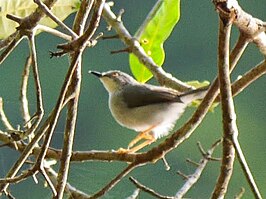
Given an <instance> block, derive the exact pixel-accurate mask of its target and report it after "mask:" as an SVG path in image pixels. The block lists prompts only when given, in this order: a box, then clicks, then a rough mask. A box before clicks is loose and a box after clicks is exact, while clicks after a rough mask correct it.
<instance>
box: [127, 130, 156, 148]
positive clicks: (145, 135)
mask: <svg viewBox="0 0 266 199" xmlns="http://www.w3.org/2000/svg"><path fill="white" fill-rule="evenodd" d="M155 126H156V125H153V126H151V127H150V128H148V129H147V130H145V131H143V132H140V133H139V134H138V135H137V136H136V137H135V138H134V139H133V140H132V141H131V142H130V143H129V144H128V148H131V147H133V146H134V145H135V144H136V143H137V142H139V141H140V140H142V139H145V140H154V139H155V138H154V137H153V136H152V135H151V134H149V133H150V132H151V130H152V129H153V128H154V127H155Z"/></svg>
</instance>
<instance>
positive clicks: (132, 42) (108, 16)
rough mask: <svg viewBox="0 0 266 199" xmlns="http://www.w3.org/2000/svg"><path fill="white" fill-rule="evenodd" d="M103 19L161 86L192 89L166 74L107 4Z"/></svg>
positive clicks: (183, 89)
mask: <svg viewBox="0 0 266 199" xmlns="http://www.w3.org/2000/svg"><path fill="white" fill-rule="evenodd" d="M103 17H104V18H105V20H106V21H107V23H108V24H109V25H110V26H112V28H114V30H115V31H116V32H117V34H118V35H119V38H120V39H121V40H122V41H123V42H124V43H125V44H126V45H127V46H128V47H129V48H130V51H131V52H132V53H134V55H136V56H137V57H138V59H139V61H140V62H141V63H142V64H144V65H145V66H146V67H147V68H148V69H149V70H150V72H151V73H152V74H153V76H154V77H155V78H156V79H157V81H158V82H159V83H160V84H161V85H164V86H167V87H171V88H174V89H176V90H179V91H185V90H188V89H191V86H189V85H187V84H185V83H184V82H182V81H180V80H178V79H176V78H174V77H173V76H172V75H171V74H169V73H166V72H165V71H164V70H163V69H162V68H161V67H159V66H157V65H156V64H155V62H154V61H153V60H152V58H150V57H149V56H148V55H147V54H146V53H145V51H144V49H143V48H142V47H141V45H140V43H139V42H138V41H137V40H136V39H134V38H133V37H132V36H131V35H130V33H129V32H128V30H127V29H126V28H125V26H124V25H123V23H122V22H121V21H119V20H117V16H116V15H115V14H114V13H113V12H112V11H111V8H110V6H109V5H108V4H107V3H106V4H105V5H104V10H103Z"/></svg>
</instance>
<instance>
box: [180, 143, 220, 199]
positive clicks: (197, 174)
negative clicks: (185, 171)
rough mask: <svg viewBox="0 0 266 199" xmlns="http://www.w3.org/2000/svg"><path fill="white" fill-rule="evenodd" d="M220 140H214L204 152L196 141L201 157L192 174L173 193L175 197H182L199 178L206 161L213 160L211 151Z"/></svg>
mask: <svg viewBox="0 0 266 199" xmlns="http://www.w3.org/2000/svg"><path fill="white" fill-rule="evenodd" d="M221 141H222V140H218V141H217V142H215V143H214V144H213V145H212V147H211V149H209V150H208V151H207V152H204V151H203V150H202V147H201V145H200V143H198V146H199V149H200V150H201V153H202V155H203V158H202V159H201V160H200V161H199V163H198V166H197V169H196V170H195V172H194V173H193V174H192V175H189V176H188V178H187V180H186V182H185V184H184V185H183V186H182V187H181V188H180V189H179V191H178V192H177V193H176V194H175V199H181V198H183V197H184V195H185V194H186V193H187V192H188V191H189V190H190V189H191V187H192V186H193V185H194V184H195V183H196V182H197V181H198V180H199V179H200V176H201V174H202V172H203V170H204V169H205V167H206V165H207V163H208V162H209V161H210V160H214V158H212V153H213V151H214V149H215V148H216V147H217V146H218V145H219V144H220V143H221Z"/></svg>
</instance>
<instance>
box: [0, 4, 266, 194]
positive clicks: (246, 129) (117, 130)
mask: <svg viewBox="0 0 266 199" xmlns="http://www.w3.org/2000/svg"><path fill="white" fill-rule="evenodd" d="M154 3H155V1H151V0H150V1H145V3H143V1H142V0H134V1H116V2H115V6H114V7H113V11H114V12H115V13H118V12H119V10H120V9H122V8H123V9H125V13H124V15H123V18H122V19H123V23H124V25H125V26H126V27H127V28H128V30H129V32H130V33H131V34H132V35H133V34H134V33H135V32H136V31H137V29H138V27H139V26H140V25H141V24H142V21H143V20H144V19H145V17H146V16H147V14H148V12H149V11H150V10H151V8H152V7H153V5H154ZM239 3H240V4H241V6H242V7H243V9H245V10H246V11H248V12H249V13H251V14H252V15H253V16H256V17H258V18H260V19H262V20H265V18H266V16H265V6H264V4H262V1H256V2H254V1H252V2H251V1H240V2H239ZM73 16H74V15H72V16H70V17H69V18H68V19H67V20H66V23H67V24H69V25H70V24H71V23H72V21H73ZM106 26H107V24H106V22H105V21H104V20H102V21H101V27H100V29H99V30H100V31H103V32H104V34H105V35H113V34H115V32H107V31H106ZM217 28H218V18H217V14H216V12H215V10H214V6H213V5H212V3H211V2H210V1H190V0H188V1H182V2H181V18H180V21H179V23H178V25H177V26H176V27H175V29H174V31H173V32H172V34H171V36H170V37H169V39H168V40H167V41H166V42H165V45H164V47H165V53H166V59H165V63H164V64H163V67H164V70H166V71H167V72H169V73H171V74H172V75H173V76H175V77H177V78H178V79H180V80H183V81H190V80H199V81H203V80H208V81H210V82H211V81H212V80H213V79H214V78H215V76H216V74H217ZM237 36H238V31H237V30H236V29H235V28H234V29H233V33H232V46H233V44H234V42H235V41H236V39H237ZM63 42H64V41H63V40H61V39H58V38H56V37H54V36H51V35H48V34H46V33H42V34H40V35H38V36H37V41H36V43H37V54H38V63H39V70H40V76H41V84H42V89H43V99H44V108H45V110H46V112H45V117H47V116H48V114H49V112H50V111H51V109H52V108H53V107H54V106H55V103H56V100H57V98H58V94H59V91H60V88H61V85H62V83H63V81H64V77H65V74H66V71H67V69H68V65H69V63H68V58H67V56H65V57H61V58H53V59H50V58H49V50H52V51H56V45H57V44H59V43H63ZM27 45H28V44H27V42H26V40H24V41H23V42H22V43H21V44H20V45H19V46H18V47H17V48H16V49H15V50H14V52H13V53H12V54H11V55H10V56H9V57H8V58H7V60H6V61H5V62H4V63H3V64H2V65H1V67H0V96H1V97H2V98H3V100H4V109H5V112H6V114H7V116H8V118H9V119H10V122H11V123H12V124H13V125H14V126H15V127H16V126H18V125H20V126H22V125H23V122H22V119H21V116H20V103H19V85H20V81H21V73H22V70H23V66H24V63H25V59H26V57H27V56H28V53H29V52H28V46H27ZM124 48H125V46H124V45H123V44H122V43H121V42H120V41H119V40H104V41H100V42H99V43H98V44H97V45H96V47H95V48H91V49H87V50H86V53H85V54H84V56H83V66H82V77H83V79H82V90H81V95H80V103H79V113H78V121H77V128H76V135H75V144H74V150H80V151H81V150H111V149H118V148H120V147H126V146H127V144H128V143H129V141H130V140H131V139H133V138H134V137H135V136H136V132H134V131H132V130H128V129H126V128H123V127H121V126H120V125H119V124H117V123H116V122H115V121H114V119H113V118H112V116H111V113H110V112H109V109H108V95H107V92H106V91H105V89H104V88H103V86H102V84H101V83H100V81H98V80H97V79H96V78H95V77H94V76H91V75H89V74H88V73H87V72H88V70H98V71H107V70H113V69H118V70H122V71H124V72H127V73H129V74H130V70H129V65H128V54H127V53H120V54H114V55H111V54H110V51H112V50H120V49H124ZM263 59H264V57H263V56H262V55H261V54H260V53H259V52H258V50H257V48H256V47H255V46H254V45H252V44H251V45H250V46H249V47H248V48H247V50H246V52H245V54H244V56H243V57H242V58H241V60H240V62H239V64H238V66H237V68H236V69H235V71H234V72H233V74H232V80H235V79H236V78H237V77H238V76H239V75H242V74H243V73H245V72H246V71H247V70H249V69H251V68H252V67H254V66H255V65H256V64H258V63H259V62H260V61H262V60H263ZM150 83H153V84H156V83H157V82H156V81H154V80H151V81H150ZM265 84H266V78H265V77H262V78H260V79H259V80H257V81H256V82H255V83H254V84H252V85H251V86H249V87H248V88H247V89H246V90H244V91H243V92H242V93H241V94H239V95H238V96H237V97H235V106H236V113H237V124H238V128H239V140H240V143H241V145H242V149H243V151H244V153H245V155H246V159H247V161H248V163H249V165H250V168H251V170H252V172H253V174H254V177H255V180H256V182H257V184H258V186H259V188H260V190H261V193H262V195H264V196H266V189H265V184H266V173H265V171H264V170H265V167H266V158H265V157H266V156H265V155H266V145H265V141H266V135H265V127H266V126H265V120H266V114H265V99H266V91H265ZM28 92H29V93H28V95H29V102H30V111H31V114H33V113H34V112H35V110H36V107H35V91H34V84H33V81H32V77H31V79H30V86H29V91H28ZM194 110H195V109H194V108H188V109H187V111H186V113H185V114H184V115H183V116H182V118H181V119H180V120H179V121H178V122H177V124H176V127H175V129H178V128H179V127H180V126H182V125H183V124H184V122H185V121H186V120H187V119H188V118H189V117H190V116H191V115H192V114H193V111H194ZM221 122H222V120H221V112H220V106H218V107H217V108H216V109H215V111H214V112H210V113H209V114H208V115H207V117H206V118H205V119H204V121H203V123H202V124H201V125H200V127H199V128H198V129H197V130H196V131H195V132H194V134H193V135H192V137H191V138H190V139H189V140H187V141H186V142H184V143H183V144H182V145H180V146H179V147H178V148H177V149H175V150H174V151H172V152H171V153H169V154H168V155H167V156H166V159H167V161H168V163H169V165H170V167H171V169H170V170H169V171H166V170H165V167H164V164H163V162H162V161H158V162H157V163H156V164H150V165H146V166H143V167H140V168H138V169H136V170H135V171H133V172H132V173H130V176H133V177H135V178H136V179H137V180H139V181H140V182H141V183H143V184H144V185H146V186H148V187H150V188H152V189H154V190H156V191H157V192H159V193H161V194H162V195H174V194H175V193H176V192H177V191H178V189H179V188H180V187H181V186H182V185H183V183H184V181H183V180H182V178H181V177H180V176H178V175H177V174H176V172H177V171H178V170H180V171H181V172H183V173H185V174H187V175H189V174H191V173H193V172H194V170H195V168H194V167H193V165H191V164H189V163H186V161H185V160H186V158H190V159H192V160H194V161H199V159H200V158H201V154H200V152H199V150H198V148H197V145H196V142H197V141H200V142H201V144H202V145H203V147H204V148H205V149H208V148H209V147H210V146H211V144H213V143H214V142H215V141H216V140H218V139H219V138H221V135H222V123H221ZM0 128H1V129H3V125H2V124H0ZM63 132H64V112H63V113H62V116H61V119H60V122H59V124H58V125H57V128H56V132H55V135H54V137H53V143H52V146H53V147H55V148H61V146H62V138H63ZM164 139H165V138H162V139H160V140H158V141H157V142H156V143H154V144H152V145H151V146H150V147H153V146H156V145H158V143H160V142H162V141H163V140H164ZM148 149H149V147H147V148H144V149H143V151H146V150H148ZM18 155H19V154H18V153H17V152H15V151H12V150H10V149H9V148H6V147H4V148H1V150H0V174H1V177H4V174H5V173H6V172H7V171H8V170H9V168H10V167H11V165H12V164H13V163H14V161H15V160H16V159H17V157H18ZM214 156H215V157H220V156H221V147H218V149H217V150H216V152H215V154H214ZM126 166H127V163H123V162H122V163H121V162H112V163H105V162H84V163H72V164H71V171H70V174H69V182H70V183H71V184H72V185H73V186H75V187H77V188H78V189H80V190H82V191H84V192H86V193H88V194H93V193H95V192H96V191H98V190H99V189H100V188H102V187H103V186H104V185H105V184H106V183H107V182H109V181H110V180H111V179H112V178H113V177H114V176H116V175H117V174H118V173H119V172H120V171H121V170H122V169H123V168H124V167H126ZM55 168H56V166H55ZM219 171H220V167H219V163H217V162H210V163H209V164H208V165H207V167H206V169H205V171H204V172H203V174H202V177H201V178H200V180H199V182H198V183H197V184H196V185H195V186H193V188H192V189H191V190H190V191H189V192H188V194H187V195H186V197H188V198H199V199H201V198H203V199H204V198H208V197H209V196H210V194H211V193H212V190H213V188H214V185H215V182H216V179H217V177H218V175H219ZM43 187H44V186H43V179H42V177H40V184H39V185H36V184H34V182H33V180H32V179H29V180H27V181H25V182H23V183H20V184H18V185H15V186H11V193H12V194H13V195H15V196H18V198H20V199H28V198H36V197H38V198H51V193H50V190H49V188H43ZM241 187H244V188H245V189H246V191H245V195H244V197H243V198H252V197H253V196H252V194H251V192H250V189H249V187H248V185H247V183H246V180H245V178H244V175H243V173H242V171H241V169H240V167H239V164H238V162H237V161H236V162H235V167H234V174H233V177H232V180H231V182H230V188H229V191H228V194H227V195H226V198H233V196H234V195H236V194H237V193H239V191H240V188H241ZM134 190H135V187H134V185H133V184H131V183H130V182H129V180H128V177H126V178H124V179H123V181H122V182H120V183H119V184H118V185H117V186H116V187H115V188H114V189H112V190H111V191H110V192H108V194H107V195H105V196H104V197H103V198H114V199H120V198H126V197H127V196H129V195H131V194H132V193H133V191H134ZM140 198H148V199H149V198H152V197H151V196H149V195H147V194H145V193H141V195H140Z"/></svg>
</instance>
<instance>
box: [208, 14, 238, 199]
mask: <svg viewBox="0 0 266 199" xmlns="http://www.w3.org/2000/svg"><path fill="white" fill-rule="evenodd" d="M220 17H221V19H220V21H219V23H220V26H219V47H218V57H219V59H218V70H219V83H220V94H221V104H222V112H223V131H224V133H223V158H222V165H221V170H220V176H219V178H218V181H217V183H216V186H215V189H214V192H213V194H212V198H224V196H225V194H226V192H227V187H228V184H229V181H230V179H231V176H232V173H233V164H234V158H235V150H234V147H233V145H232V142H231V140H232V136H233V134H238V130H237V126H236V123H235V120H236V115H235V111H234V104H233V99H232V93H231V82H230V71H229V42H230V31H231V27H232V18H233V17H232V16H231V15H229V17H227V18H226V17H223V16H220Z"/></svg>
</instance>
